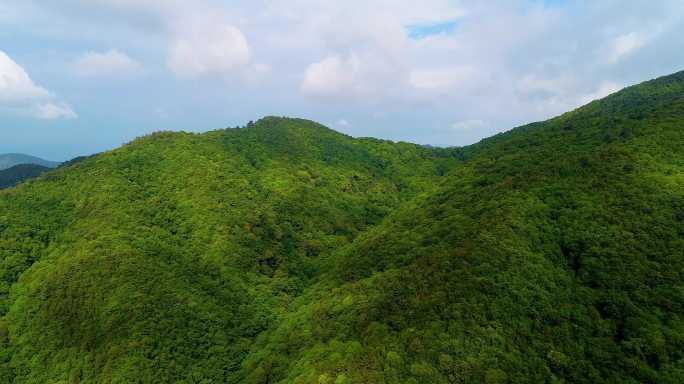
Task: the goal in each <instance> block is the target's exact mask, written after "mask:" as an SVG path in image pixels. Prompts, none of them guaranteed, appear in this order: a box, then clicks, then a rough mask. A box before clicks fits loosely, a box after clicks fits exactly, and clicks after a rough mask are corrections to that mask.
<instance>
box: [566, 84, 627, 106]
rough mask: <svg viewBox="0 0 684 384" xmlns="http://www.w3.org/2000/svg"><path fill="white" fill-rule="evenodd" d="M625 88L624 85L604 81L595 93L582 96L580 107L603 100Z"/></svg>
mask: <svg viewBox="0 0 684 384" xmlns="http://www.w3.org/2000/svg"><path fill="white" fill-rule="evenodd" d="M622 88H624V87H623V86H622V85H620V84H617V83H614V82H612V81H604V82H603V83H601V85H600V86H599V87H598V89H596V90H595V91H594V92H592V93H589V94H587V95H583V96H580V98H579V102H578V103H577V104H578V105H583V104H587V103H589V102H592V101H594V100H598V99H602V98H604V97H606V96H608V95H610V94H613V93H615V92H617V91H619V90H621V89H622Z"/></svg>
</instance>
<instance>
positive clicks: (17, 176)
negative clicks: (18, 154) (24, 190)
mask: <svg viewBox="0 0 684 384" xmlns="http://www.w3.org/2000/svg"><path fill="white" fill-rule="evenodd" d="M49 170H50V168H47V167H43V166H42V165H36V164H19V165H15V166H13V167H10V168H7V169H3V170H0V189H2V188H8V187H12V186H15V185H17V184H19V183H21V182H22V181H24V180H28V179H32V178H34V177H38V176H40V175H42V174H43V173H45V172H47V171H49Z"/></svg>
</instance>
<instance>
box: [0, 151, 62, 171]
mask: <svg viewBox="0 0 684 384" xmlns="http://www.w3.org/2000/svg"><path fill="white" fill-rule="evenodd" d="M20 164H35V165H40V166H43V167H46V168H56V167H57V166H59V164H61V163H60V162H57V161H49V160H44V159H41V158H39V157H36V156H31V155H26V154H23V153H4V154H0V170H5V169H7V168H11V167H13V166H15V165H20Z"/></svg>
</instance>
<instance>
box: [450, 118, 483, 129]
mask: <svg viewBox="0 0 684 384" xmlns="http://www.w3.org/2000/svg"><path fill="white" fill-rule="evenodd" d="M486 127H487V123H486V122H484V121H482V120H463V121H459V122H456V123H453V124H452V125H451V128H452V129H454V130H456V131H476V130H480V129H483V128H486Z"/></svg>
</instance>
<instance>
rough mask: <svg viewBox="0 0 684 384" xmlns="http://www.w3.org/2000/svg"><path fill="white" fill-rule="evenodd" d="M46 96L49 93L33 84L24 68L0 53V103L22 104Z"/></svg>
mask: <svg viewBox="0 0 684 384" xmlns="http://www.w3.org/2000/svg"><path fill="white" fill-rule="evenodd" d="M48 96H50V92H48V91H47V90H46V89H45V88H42V87H39V86H37V85H36V84H34V83H33V80H31V78H30V77H29V75H28V73H26V71H25V70H24V68H22V67H21V66H20V65H19V64H17V63H16V62H14V60H12V59H11V58H10V57H9V56H7V54H6V53H5V52H3V51H0V102H2V103H10V104H12V103H23V102H26V101H29V100H34V99H38V98H45V97H48Z"/></svg>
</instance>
